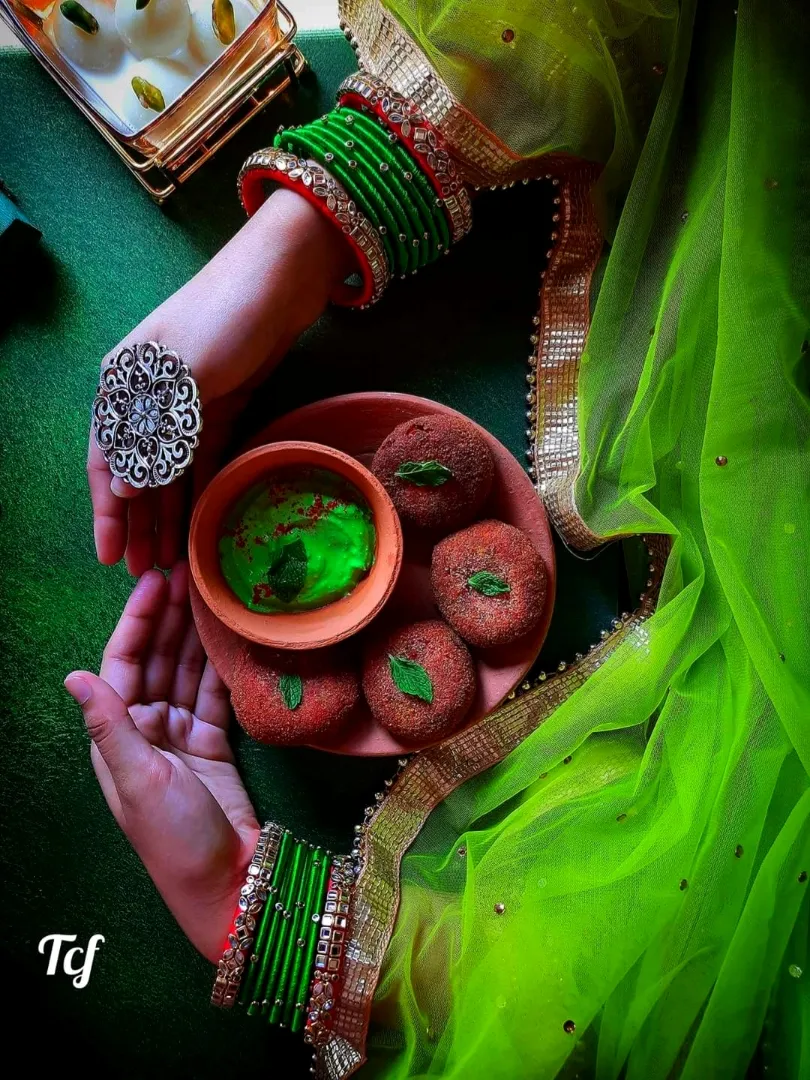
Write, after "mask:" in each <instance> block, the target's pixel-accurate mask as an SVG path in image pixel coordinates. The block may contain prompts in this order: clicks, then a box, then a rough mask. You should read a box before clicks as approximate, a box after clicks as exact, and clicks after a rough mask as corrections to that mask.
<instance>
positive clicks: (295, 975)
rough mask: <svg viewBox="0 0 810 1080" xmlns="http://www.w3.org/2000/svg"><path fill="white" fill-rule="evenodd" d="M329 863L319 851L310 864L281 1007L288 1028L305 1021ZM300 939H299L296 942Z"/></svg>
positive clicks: (297, 1027)
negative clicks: (285, 997)
mask: <svg viewBox="0 0 810 1080" xmlns="http://www.w3.org/2000/svg"><path fill="white" fill-rule="evenodd" d="M330 863H331V858H330V856H329V855H327V854H326V852H323V853H322V854H321V857H320V862H319V864H318V865H317V867H316V866H315V863H313V871H314V872H313V873H312V875H311V876H310V880H309V886H308V889H307V897H306V900H305V901H304V920H305V925H304V928H303V930H302V932H301V938H302V939H303V941H304V944H303V946H302V947H301V948H300V949H299V950H298V952H297V954H296V957H295V965H294V967H293V972H292V977H291V979H290V987H291V992H290V994H289V995H288V1001H287V1005H286V1007H285V1009H284V1022H285V1023H286V1024H287V1025H288V1026H289V1027H290V1030H291V1031H301V1029H302V1028H303V1027H304V1023H305V1014H306V1008H307V999H308V996H309V983H310V978H311V971H312V962H313V960H314V958H315V943H316V942H317V940H318V930H319V927H320V913H321V909H322V904H323V898H324V892H325V890H326V880H327V877H328V875H329V867H330ZM301 938H299V941H300V940H301Z"/></svg>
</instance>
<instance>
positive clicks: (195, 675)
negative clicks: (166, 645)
mask: <svg viewBox="0 0 810 1080" xmlns="http://www.w3.org/2000/svg"><path fill="white" fill-rule="evenodd" d="M204 667H205V651H204V650H203V647H202V642H201V641H200V636H199V634H198V633H197V627H196V626H195V625H194V622H193V620H192V622H190V623H189V625H188V628H187V630H186V636H185V638H184V640H183V644H182V646H181V648H180V655H179V656H178V658H177V667H176V668H175V672H174V682H173V685H172V689H171V694H170V701H171V703H172V705H178V706H180V707H181V708H184V709H193V708H194V703H195V702H196V700H197V692H198V690H199V688H200V679H201V678H202V673H203V668H204Z"/></svg>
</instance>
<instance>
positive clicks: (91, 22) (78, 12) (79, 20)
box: [45, 0, 185, 71]
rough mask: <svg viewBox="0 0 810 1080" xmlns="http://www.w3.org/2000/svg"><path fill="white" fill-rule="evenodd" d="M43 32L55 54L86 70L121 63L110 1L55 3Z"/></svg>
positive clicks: (121, 46)
mask: <svg viewBox="0 0 810 1080" xmlns="http://www.w3.org/2000/svg"><path fill="white" fill-rule="evenodd" d="M133 2H134V0H133ZM184 2H185V0H184ZM45 29H46V31H47V33H48V34H50V36H51V38H52V39H53V41H54V43H55V44H56V46H57V48H58V49H59V51H60V52H62V53H63V54H64V55H65V56H66V57H67V58H68V60H70V61H72V62H73V63H74V64H76V66H77V67H82V68H86V69H87V70H88V71H106V70H108V69H110V68H113V67H116V66H117V65H118V64H119V63H120V61H121V57H122V55H123V52H124V45H123V42H122V41H121V38H120V37H119V36H118V32H117V31H116V29H115V12H114V10H113V5H112V2H111V0H110V2H106V0H83V2H82V3H77V2H76V0H63V2H62V3H61V4H60V3H56V4H54V6H53V8H52V9H51V13H50V15H49V16H48V18H47V20H46V23H45Z"/></svg>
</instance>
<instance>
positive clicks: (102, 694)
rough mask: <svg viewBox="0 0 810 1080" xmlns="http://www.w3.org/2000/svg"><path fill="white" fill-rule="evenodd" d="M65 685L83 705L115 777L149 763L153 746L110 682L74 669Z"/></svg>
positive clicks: (89, 729)
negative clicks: (135, 722) (139, 728)
mask: <svg viewBox="0 0 810 1080" xmlns="http://www.w3.org/2000/svg"><path fill="white" fill-rule="evenodd" d="M65 689H66V690H67V692H68V693H69V694H70V696H71V697H72V698H73V699H74V700H75V701H76V702H78V704H79V705H81V708H82V713H83V714H84V722H85V724H86V726H87V732H88V734H89V736H90V738H91V739H92V740H93V742H94V743H95V745H96V747H97V749H98V752H99V753H100V754H101V757H102V759H103V761H104V763H105V765H106V766H107V768H108V769H109V770H110V773H111V774H112V777H113V780H115V781H118V780H123V779H125V778H126V776H127V775H128V774H130V773H137V772H139V771H140V770H141V769H142V768H144V767H145V766H146V765H147V764H148V762H149V760H150V758H151V756H152V753H153V750H152V746H151V745H150V744H149V742H147V740H146V739H145V738H144V737H143V735H142V734H141V733H140V731H138V729H137V727H136V726H135V724H134V722H133V720H132V717H131V716H130V715H129V709H128V708H127V707H126V705H125V704H124V702H123V701H122V700H121V698H120V697H119V696H118V694H117V693H116V692H115V690H113V688H112V687H111V686H110V684H109V683H106V682H105V681H104V680H103V679H100V678H99V677H98V675H93V674H91V673H90V672H89V671H74V672H72V673H71V674H70V675H68V677H67V678H66V679H65Z"/></svg>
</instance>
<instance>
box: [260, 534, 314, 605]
mask: <svg viewBox="0 0 810 1080" xmlns="http://www.w3.org/2000/svg"><path fill="white" fill-rule="evenodd" d="M306 579H307V549H306V548H305V547H304V542H303V540H300V539H299V540H293V542H292V543H291V544H287V545H286V547H283V548H282V549H281V551H280V552H279V554H278V555H277V556H276V558H275V559H274V560H273V562H272V563H271V564H270V567H269V569H268V571H267V584H268V585H269V586H270V588H271V589H272V590H273V595H274V596H277V597H278V598H279V600H280V601H281V602H282V604H289V603H290V602H291V601H292V600H294V599H295V598H296V596H298V594H299V593H300V592H301V590H302V589H303V587H304V582H305V581H306Z"/></svg>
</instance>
